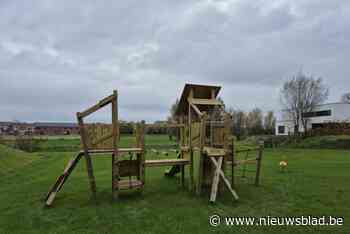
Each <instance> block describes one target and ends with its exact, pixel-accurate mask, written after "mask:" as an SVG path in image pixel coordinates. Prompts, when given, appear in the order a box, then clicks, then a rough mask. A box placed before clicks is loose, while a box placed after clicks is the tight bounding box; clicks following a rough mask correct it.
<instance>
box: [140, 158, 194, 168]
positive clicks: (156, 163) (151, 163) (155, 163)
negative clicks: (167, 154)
mask: <svg viewBox="0 0 350 234" xmlns="http://www.w3.org/2000/svg"><path fill="white" fill-rule="evenodd" d="M190 163H191V161H190V160H189V159H161V160H146V162H145V165H146V167H161V166H175V165H187V164H190Z"/></svg>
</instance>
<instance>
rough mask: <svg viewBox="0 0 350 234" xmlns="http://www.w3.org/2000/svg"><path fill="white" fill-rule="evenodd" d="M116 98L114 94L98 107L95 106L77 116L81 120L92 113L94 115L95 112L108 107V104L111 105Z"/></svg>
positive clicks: (99, 103)
mask: <svg viewBox="0 0 350 234" xmlns="http://www.w3.org/2000/svg"><path fill="white" fill-rule="evenodd" d="M114 98H115V96H114V94H112V95H110V96H108V97H106V98H104V99H102V100H101V101H99V102H98V103H97V104H96V105H93V106H92V107H90V108H88V109H86V110H85V111H82V112H78V113H77V116H78V117H80V118H84V117H86V116H88V115H90V114H92V113H94V112H95V111H97V110H99V109H101V108H102V107H104V106H106V105H107V104H109V103H110V102H111V101H112V100H113V99H114Z"/></svg>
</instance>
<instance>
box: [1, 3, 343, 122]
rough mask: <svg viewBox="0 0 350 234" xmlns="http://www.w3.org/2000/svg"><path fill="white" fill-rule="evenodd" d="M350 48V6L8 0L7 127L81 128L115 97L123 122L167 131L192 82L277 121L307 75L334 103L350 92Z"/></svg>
mask: <svg viewBox="0 0 350 234" xmlns="http://www.w3.org/2000/svg"><path fill="white" fill-rule="evenodd" d="M349 37H350V1H349V0H344V1H337V0H320V1H315V0H290V1H287V0H281V1H267V0H262V1H259V0H231V1H229V0H227V1H226V0H222V1H182V0H176V1H174V0H158V1H140V0H136V1H115V0H113V1H87V0H84V1H72V0H69V1H62V0H60V1H48V0H45V1H44V0H43V1H14V0H1V1H0V120H14V119H16V120H21V121H75V113H76V112H77V111H82V110H84V109H85V108H87V107H88V106H90V105H92V104H94V103H95V102H96V101H97V100H99V99H101V98H103V97H104V96H107V95H109V94H111V92H112V90H113V89H118V91H119V94H120V97H119V104H120V108H119V113H120V118H122V119H125V120H141V119H145V120H147V121H154V120H158V119H165V118H166V116H167V115H168V112H169V107H170V105H171V104H172V103H173V102H174V101H175V100H176V98H177V97H179V96H180V94H181V91H182V88H183V86H184V84H185V83H186V82H188V83H201V84H215V85H221V86H222V87H223V88H222V92H221V96H222V98H223V99H224V101H225V103H226V105H227V106H231V107H234V108H240V109H243V110H250V109H252V108H254V107H260V108H262V109H263V110H270V109H272V110H276V111H277V110H279V109H280V106H279V89H280V87H281V85H282V83H283V81H284V80H286V79H288V78H290V77H291V76H292V75H293V74H295V73H297V72H298V71H299V70H303V71H304V73H306V74H308V75H313V76H315V77H323V78H324V81H325V83H326V84H328V85H329V86H330V97H329V100H328V101H330V102H334V101H338V100H339V97H340V95H341V94H342V93H344V92H346V91H350V81H349V77H350V64H349V61H350V38H349ZM95 118H96V120H107V119H109V114H108V113H107V112H104V113H103V114H102V113H101V114H99V115H97V116H96V117H95Z"/></svg>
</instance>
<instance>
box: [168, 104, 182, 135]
mask: <svg viewBox="0 0 350 234" xmlns="http://www.w3.org/2000/svg"><path fill="white" fill-rule="evenodd" d="M178 106H179V99H176V101H175V103H173V104H172V105H171V107H170V116H169V117H168V119H167V121H168V123H169V124H170V123H174V122H176V116H175V113H176V110H177V108H178ZM167 133H168V136H169V140H172V139H173V137H177V136H178V135H179V132H178V129H177V128H168V129H167Z"/></svg>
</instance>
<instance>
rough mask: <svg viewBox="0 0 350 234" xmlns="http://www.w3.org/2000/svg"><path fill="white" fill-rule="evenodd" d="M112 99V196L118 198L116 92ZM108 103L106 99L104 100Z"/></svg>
mask: <svg viewBox="0 0 350 234" xmlns="http://www.w3.org/2000/svg"><path fill="white" fill-rule="evenodd" d="M111 97H112V99H111V100H110V101H111V102H112V127H113V130H112V135H113V138H112V142H113V154H112V198H113V199H118V197H119V165H118V153H119V152H118V139H119V137H118V133H119V130H118V128H119V124H118V93H117V91H116V90H114V91H113V95H112V96H111ZM105 102H106V103H108V100H106V101H105Z"/></svg>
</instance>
